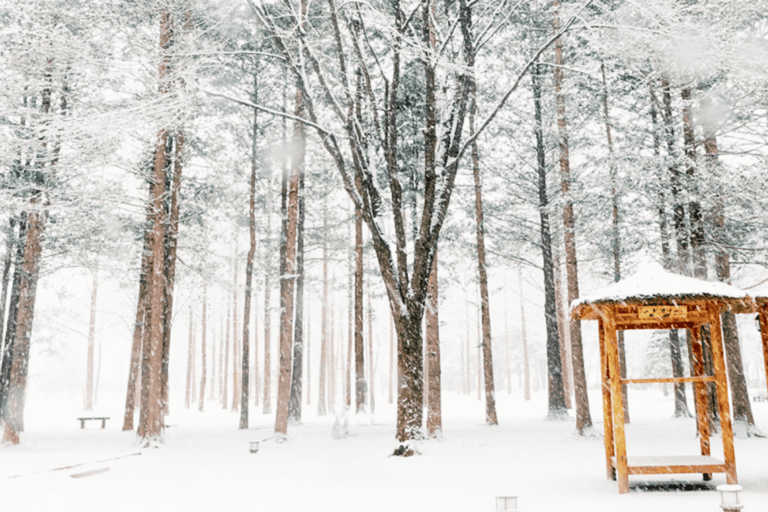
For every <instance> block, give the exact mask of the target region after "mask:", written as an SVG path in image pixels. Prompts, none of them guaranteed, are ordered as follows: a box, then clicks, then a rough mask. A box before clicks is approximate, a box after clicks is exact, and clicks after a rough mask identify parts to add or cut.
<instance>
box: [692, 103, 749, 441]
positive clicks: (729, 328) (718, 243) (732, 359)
mask: <svg viewBox="0 0 768 512" xmlns="http://www.w3.org/2000/svg"><path fill="white" fill-rule="evenodd" d="M701 109H702V112H703V115H702V116H701V117H702V121H701V122H702V125H703V128H704V153H705V156H704V162H705V165H706V169H707V171H708V172H709V175H710V176H711V177H714V178H720V179H721V178H722V175H721V172H722V171H721V169H720V166H719V161H718V160H719V150H718V146H717V136H716V133H717V126H716V125H715V123H714V121H715V119H714V117H713V116H714V112H713V111H714V105H713V102H712V98H711V97H710V96H709V95H708V96H706V97H705V98H704V101H703V102H702V107H701ZM718 190H720V189H718ZM712 213H713V217H714V218H713V225H712V228H713V229H712V234H711V238H712V239H713V240H714V241H715V243H714V244H713V246H712V248H713V249H714V251H715V269H716V271H717V278H718V279H719V280H720V281H722V282H725V283H729V284H730V281H731V260H730V255H729V253H728V250H727V249H726V248H725V247H726V245H727V233H726V226H725V201H724V198H723V195H722V194H720V193H718V194H717V195H716V197H715V208H714V209H713V212H712ZM722 323H723V342H724V343H725V355H726V363H727V365H728V381H729V384H730V389H731V402H733V420H734V424H735V425H738V424H741V425H743V426H744V427H745V430H746V433H747V435H751V434H752V433H753V432H754V429H755V419H754V416H753V415H752V406H751V404H750V402H749V391H748V389H747V383H746V379H745V377H744V366H743V364H742V360H741V346H740V343H739V333H738V329H737V326H736V316H735V315H734V314H733V312H731V311H725V312H723V314H722Z"/></svg>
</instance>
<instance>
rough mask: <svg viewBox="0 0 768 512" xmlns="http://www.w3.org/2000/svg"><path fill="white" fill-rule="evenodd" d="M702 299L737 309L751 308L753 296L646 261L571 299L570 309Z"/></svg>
mask: <svg viewBox="0 0 768 512" xmlns="http://www.w3.org/2000/svg"><path fill="white" fill-rule="evenodd" d="M701 300H717V301H721V302H725V303H726V304H728V305H729V306H730V307H731V309H732V310H734V311H736V312H744V313H746V312H750V311H753V310H754V305H753V300H752V298H751V297H750V296H749V295H747V293H746V292H745V291H743V290H740V289H739V288H736V287H735V286H731V285H729V284H725V283H720V282H711V281H702V280H701V279H694V278H692V277H687V276H682V275H679V274H673V273H671V272H667V271H666V270H664V268H662V266H661V265H659V264H658V263H647V264H645V265H643V266H641V268H640V269H639V270H638V271H637V273H635V274H634V275H632V276H629V277H627V278H626V279H622V280H621V281H619V282H617V283H613V284H610V285H608V286H606V287H605V288H601V289H599V290H596V291H594V292H592V293H589V294H586V295H584V296H582V297H580V298H578V299H576V300H574V301H573V302H572V303H571V311H572V314H574V315H578V316H580V317H581V316H582V313H583V312H584V309H586V308H589V309H592V308H591V306H603V305H609V304H648V303H651V302H659V301H662V302H669V303H672V304H677V303H683V302H693V301H701Z"/></svg>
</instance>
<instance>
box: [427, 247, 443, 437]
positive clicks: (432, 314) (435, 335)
mask: <svg viewBox="0 0 768 512" xmlns="http://www.w3.org/2000/svg"><path fill="white" fill-rule="evenodd" d="M428 286H429V288H428V289H427V312H426V317H427V368H428V369H429V370H428V373H427V374H428V375H429V379H428V380H427V433H428V434H429V435H430V436H432V437H440V435H441V433H442V430H443V419H442V398H441V385H442V384H441V368H440V317H439V314H438V312H439V295H438V285H437V254H435V259H434V261H433V263H432V272H431V273H430V275H429V284H428Z"/></svg>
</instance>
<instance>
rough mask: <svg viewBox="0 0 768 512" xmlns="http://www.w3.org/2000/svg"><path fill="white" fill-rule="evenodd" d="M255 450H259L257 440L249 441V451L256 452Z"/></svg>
mask: <svg viewBox="0 0 768 512" xmlns="http://www.w3.org/2000/svg"><path fill="white" fill-rule="evenodd" d="M257 451H259V442H258V441H251V453H256V452H257Z"/></svg>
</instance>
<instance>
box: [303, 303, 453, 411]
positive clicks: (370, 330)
mask: <svg viewBox="0 0 768 512" xmlns="http://www.w3.org/2000/svg"><path fill="white" fill-rule="evenodd" d="M438 349H439V348H438ZM307 369H309V366H307ZM368 383H369V388H368V396H369V397H370V398H369V401H370V404H371V405H370V407H371V414H373V413H374V412H376V399H375V393H374V391H375V389H376V387H375V386H374V383H373V308H372V307H371V292H370V290H369V291H368Z"/></svg>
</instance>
